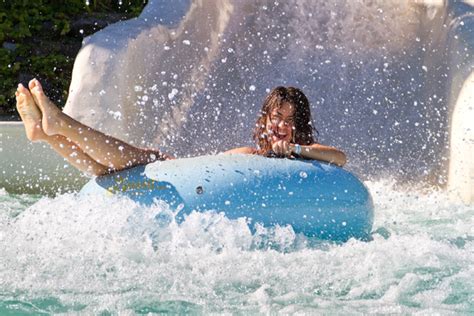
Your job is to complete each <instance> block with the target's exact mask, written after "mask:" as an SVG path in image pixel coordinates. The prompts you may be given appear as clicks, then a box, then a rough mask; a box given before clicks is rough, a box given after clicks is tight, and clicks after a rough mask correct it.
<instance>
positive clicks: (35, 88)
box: [28, 78, 43, 95]
mask: <svg viewBox="0 0 474 316" xmlns="http://www.w3.org/2000/svg"><path fill="white" fill-rule="evenodd" d="M28 87H29V88H30V90H31V92H35V93H37V94H38V95H42V94H43V87H42V86H41V83H40V82H39V80H38V79H36V78H35V79H32V80H30V82H29V83H28Z"/></svg>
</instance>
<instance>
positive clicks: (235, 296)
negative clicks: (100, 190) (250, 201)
mask: <svg viewBox="0 0 474 316" xmlns="http://www.w3.org/2000/svg"><path fill="white" fill-rule="evenodd" d="M367 185H368V187H369V189H370V190H371V192H372V194H373V197H374V203H375V223H374V234H373V241H370V242H362V241H357V240H350V241H349V242H347V243H344V244H332V243H328V242H320V241H317V240H308V239H306V238H304V237H302V236H297V235H295V234H294V233H293V232H292V230H291V228H290V227H277V228H275V229H271V230H270V229H264V228H259V229H258V230H257V234H255V235H252V234H251V233H250V231H249V229H248V227H247V226H246V223H245V220H243V219H242V220H237V221H229V220H227V219H226V218H225V217H223V216H222V214H218V213H207V214H192V215H191V216H190V217H189V218H188V219H187V220H186V221H185V222H184V223H182V224H181V225H179V226H178V225H176V224H175V223H173V222H172V221H170V220H166V219H170V218H172V213H171V211H170V210H169V209H168V208H167V207H166V205H162V204H160V203H157V204H156V205H154V206H153V207H150V208H143V207H140V206H138V205H136V204H135V203H133V202H132V201H130V200H127V199H125V198H119V197H112V198H106V197H99V196H97V197H88V198H85V197H81V196H79V195H77V194H63V195H60V196H57V197H55V198H50V197H41V196H33V195H10V194H9V193H7V192H6V191H4V190H3V191H0V254H1V257H0V314H1V315H3V314H13V315H15V314H20V315H28V314H35V315H37V314H50V313H81V314H82V313H83V314H102V315H108V314H123V313H125V314H132V315H133V314H147V313H165V312H172V313H175V312H180V313H244V314H246V313H271V312H281V313H295V312H298V313H329V314H332V313H336V312H337V313H341V314H347V313H350V314H366V313H378V314H391V313H402V314H412V313H415V314H416V313H420V314H443V315H444V314H470V313H474V264H473V262H474V230H473V229H474V228H473V227H474V207H473V206H465V205H462V204H458V203H455V202H451V201H449V199H448V198H447V196H446V195H445V194H444V193H443V192H427V190H426V189H414V188H410V189H399V188H396V187H395V186H394V185H392V183H391V182H388V181H381V182H368V183H367ZM157 214H161V216H160V217H161V218H164V219H165V220H163V221H162V222H160V223H155V222H154V221H152V220H151V219H152V218H154V217H155V216H156V215H157ZM153 223H155V224H153Z"/></svg>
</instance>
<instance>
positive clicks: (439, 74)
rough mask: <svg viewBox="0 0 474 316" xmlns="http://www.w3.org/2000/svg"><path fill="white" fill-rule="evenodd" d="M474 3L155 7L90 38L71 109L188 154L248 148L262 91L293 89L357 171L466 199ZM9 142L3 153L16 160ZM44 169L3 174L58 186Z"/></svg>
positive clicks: (473, 174)
mask: <svg viewBox="0 0 474 316" xmlns="http://www.w3.org/2000/svg"><path fill="white" fill-rule="evenodd" d="M473 6H474V4H473V3H472V1H454V0H453V1H446V2H445V1H413V0H412V1H408V0H407V1H380V2H373V1H360V2H352V1H334V2H327V1H322V0H317V1H313V0H291V1H284V2H283V1H282V2H275V1H263V0H262V1H232V0H225V1H224V0H223V1H219V2H215V1H210V0H195V1H185V0H180V1H170V0H169V1H164V0H160V1H158V0H151V1H149V3H148V5H147V6H146V8H145V9H144V11H143V12H142V14H141V15H140V16H139V17H138V18H137V19H133V20H129V21H123V22H119V23H116V24H114V25H111V26H109V27H107V28H105V29H104V30H102V31H100V32H97V33H96V34H94V35H92V36H90V37H88V38H86V39H85V41H84V44H83V47H82V49H81V51H80V52H79V54H78V56H77V58H76V62H75V66H74V71H73V78H72V82H71V86H70V94H69V99H68V101H67V104H66V107H65V112H67V113H68V114H70V115H72V116H73V117H75V118H77V119H78V120H80V121H82V122H84V123H86V124H88V125H90V126H92V127H94V128H97V129H99V130H101V131H103V132H105V133H108V134H111V135H114V136H116V137H118V138H121V139H123V140H126V141H128V142H130V143H133V144H135V145H138V146H152V147H159V148H162V149H163V150H165V151H167V152H169V153H171V154H174V155H177V156H182V157H184V156H194V155H200V154H208V153H215V152H219V151H221V150H224V149H226V148H231V147H235V146H244V145H250V144H251V130H252V128H253V126H254V123H255V118H256V115H257V113H258V110H259V108H260V105H261V102H262V100H263V97H264V96H265V94H266V93H267V92H268V91H269V89H271V88H272V87H274V86H277V85H294V86H298V87H300V88H302V89H303V91H305V93H306V94H307V95H308V97H309V99H310V101H311V102H312V106H313V108H312V111H313V119H314V124H315V127H316V128H317V130H318V131H319V140H320V142H322V143H325V144H330V145H334V146H337V147H339V148H341V149H343V150H344V151H345V152H346V153H347V154H348V157H349V159H350V160H349V163H348V165H347V168H348V169H349V170H351V171H354V172H355V173H357V174H359V175H360V176H362V177H363V178H366V179H379V178H393V179H395V180H397V181H399V182H400V183H401V184H402V185H411V184H420V183H421V184H423V185H426V186H428V187H433V186H434V187H435V188H443V189H447V190H449V192H451V195H452V196H453V198H454V199H462V200H463V201H465V202H466V203H472V201H473V199H474V193H473V189H474V183H473V181H474V180H473V179H474V164H473V163H472V161H473V159H472V158H473V152H474V147H473V146H474V140H473V139H474V136H473V131H472V122H473V119H474V115H473V110H472V104H473V91H474V83H473V80H474V79H473V69H474V58H473V55H472V54H473V49H474V36H473V34H474V32H473V31H472V30H473V29H474V9H473ZM2 128H3V127H2ZM5 135H6V136H5ZM8 135H10V134H8V133H3V130H2V137H1V138H0V142H1V147H2V148H3V154H4V155H3V156H4V157H7V160H8V159H10V160H14V161H15V162H16V163H17V164H18V162H19V161H21V159H20V158H18V156H19V155H18V153H19V152H20V151H21V150H15V152H14V153H10V154H9V153H8V151H10V152H11V151H12V149H11V148H14V147H13V146H12V145H10V144H11V143H12V142H15V143H16V142H17V140H16V138H12V137H10V136H8ZM20 156H22V157H23V156H24V155H20ZM29 158H30V157H29ZM43 160H44V159H43ZM29 161H32V160H31V159H30V160H29ZM48 161H49V160H48ZM51 161H53V160H51ZM53 162H54V161H53ZM41 163H44V161H41ZM55 163H56V165H57V162H55ZM11 165H12V166H14V164H11ZM62 165H63V164H62ZM62 165H61V166H62ZM23 166H24V168H26V169H29V167H28V166H27V165H26V164H23ZM25 166H26V167H25ZM48 168H50V167H48V166H46V165H45V166H44V168H43V170H44V172H42V173H41V174H40V176H42V178H38V179H36V180H35V179H34V177H31V176H29V178H27V177H28V176H25V177H22V176H21V175H19V174H18V171H15V168H8V170H4V171H3V176H4V177H3V180H2V182H3V183H0V186H5V182H8V183H15V184H16V186H17V187H19V186H22V185H20V184H21V183H23V182H24V181H27V182H29V184H30V187H35V184H31V183H32V181H33V182H34V181H38V182H39V183H43V184H44V183H46V182H47V181H48V180H51V181H52V182H54V179H55V178H56V176H57V175H58V174H62V173H61V171H60V170H59V171H58V170H57V169H56V171H54V170H53V171H51V172H50V171H49V169H48ZM15 172H16V173H15ZM44 174H47V176H46V177H45V176H44ZM45 178H46V179H45ZM71 178H73V176H71Z"/></svg>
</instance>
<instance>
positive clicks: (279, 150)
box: [272, 140, 293, 157]
mask: <svg viewBox="0 0 474 316" xmlns="http://www.w3.org/2000/svg"><path fill="white" fill-rule="evenodd" d="M292 149H293V148H292V146H291V144H290V143H289V142H287V141H286V140H279V141H277V142H275V143H273V145H272V150H273V152H274V153H275V154H277V155H280V156H285V157H290V156H291V151H292Z"/></svg>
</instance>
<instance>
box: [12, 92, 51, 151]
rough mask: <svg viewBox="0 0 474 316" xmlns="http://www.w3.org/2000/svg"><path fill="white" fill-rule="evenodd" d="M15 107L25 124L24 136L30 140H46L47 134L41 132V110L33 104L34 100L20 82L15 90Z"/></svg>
mask: <svg viewBox="0 0 474 316" xmlns="http://www.w3.org/2000/svg"><path fill="white" fill-rule="evenodd" d="M15 96H16V108H17V110H18V113H20V117H21V119H22V121H23V123H24V125H25V130H26V137H28V139H29V140H31V141H33V142H34V141H41V140H46V138H48V135H46V134H45V133H44V132H43V129H42V127H41V112H40V110H39V108H38V107H37V106H36V104H35V100H33V97H32V96H31V94H30V91H28V89H26V88H25V87H24V86H23V85H22V84H21V83H20V84H19V85H18V89H17V90H16V92H15Z"/></svg>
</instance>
